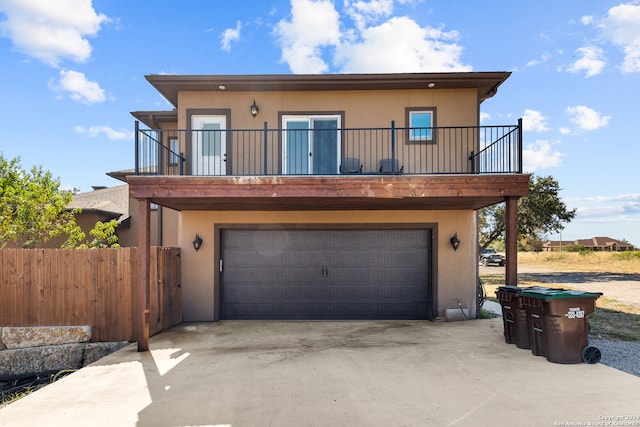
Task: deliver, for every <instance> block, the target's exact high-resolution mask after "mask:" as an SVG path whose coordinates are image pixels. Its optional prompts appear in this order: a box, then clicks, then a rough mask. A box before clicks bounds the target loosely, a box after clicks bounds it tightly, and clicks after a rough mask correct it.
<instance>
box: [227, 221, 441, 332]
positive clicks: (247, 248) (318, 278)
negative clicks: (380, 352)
mask: <svg viewBox="0 0 640 427" xmlns="http://www.w3.org/2000/svg"><path fill="white" fill-rule="evenodd" d="M430 240H431V233H430V231H429V230H388V229H386V230H222V235H221V248H222V257H223V259H224V265H225V268H224V271H223V274H222V275H221V278H222V286H221V301H220V308H221V318H222V319H274V320H278V319H300V320H302V319H318V320H323V319H426V318H427V317H428V311H429V310H428V307H429V298H428V295H429V280H430V279H429V277H430V276H429V271H428V265H429V259H430V256H431V252H430V249H429V248H430Z"/></svg>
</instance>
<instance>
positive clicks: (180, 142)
mask: <svg viewBox="0 0 640 427" xmlns="http://www.w3.org/2000/svg"><path fill="white" fill-rule="evenodd" d="M135 135H136V137H135V138H136V139H135V145H136V148H135V151H136V153H135V174H136V175H206V176H215V175H237V176H243V175H244V176H249V175H361V174H364V175H378V174H391V175H397V174H513V173H522V121H521V120H519V121H518V124H517V125H507V126H468V127H464V126H462V127H460V126H458V127H433V128H397V127H395V124H394V122H392V123H391V126H390V127H388V128H349V129H346V128H345V129H269V127H268V125H267V123H266V122H265V123H264V127H263V129H231V130H217V129H214V130H161V129H140V127H139V123H138V122H136V132H135Z"/></svg>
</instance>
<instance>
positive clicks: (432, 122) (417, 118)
mask: <svg viewBox="0 0 640 427" xmlns="http://www.w3.org/2000/svg"><path fill="white" fill-rule="evenodd" d="M406 115H407V118H406V120H407V126H408V127H409V129H407V132H408V139H409V142H413V143H420V142H425V143H432V144H433V143H435V130H434V129H433V128H434V127H435V126H436V109H435V107H431V108H407V113H406Z"/></svg>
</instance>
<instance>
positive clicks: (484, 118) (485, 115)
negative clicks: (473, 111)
mask: <svg viewBox="0 0 640 427" xmlns="http://www.w3.org/2000/svg"><path fill="white" fill-rule="evenodd" d="M489 120H491V114H489V113H480V123H484V122H487V121H489Z"/></svg>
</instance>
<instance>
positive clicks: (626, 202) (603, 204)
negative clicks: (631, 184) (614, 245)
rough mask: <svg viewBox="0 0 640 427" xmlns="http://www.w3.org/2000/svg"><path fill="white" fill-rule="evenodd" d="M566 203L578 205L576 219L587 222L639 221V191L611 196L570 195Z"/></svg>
mask: <svg viewBox="0 0 640 427" xmlns="http://www.w3.org/2000/svg"><path fill="white" fill-rule="evenodd" d="M566 203H567V204H568V205H573V206H577V207H578V216H577V217H576V219H579V220H582V221H586V220H588V221H589V222H622V223H630V222H640V217H638V214H640V193H629V194H616V195H611V196H592V197H570V198H567V199H566Z"/></svg>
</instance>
